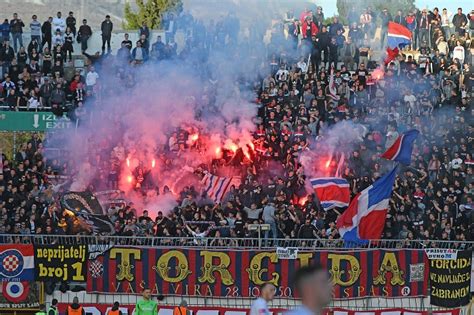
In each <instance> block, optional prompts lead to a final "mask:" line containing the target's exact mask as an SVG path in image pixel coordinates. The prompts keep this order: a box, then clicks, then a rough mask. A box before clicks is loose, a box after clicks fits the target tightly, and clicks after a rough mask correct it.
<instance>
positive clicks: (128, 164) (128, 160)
mask: <svg viewBox="0 0 474 315" xmlns="http://www.w3.org/2000/svg"><path fill="white" fill-rule="evenodd" d="M127 167H130V159H129V158H127Z"/></svg>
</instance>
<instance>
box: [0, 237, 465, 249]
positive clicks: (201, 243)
mask: <svg viewBox="0 0 474 315" xmlns="http://www.w3.org/2000/svg"><path fill="white" fill-rule="evenodd" d="M0 244H41V245H46V244H60V245H78V244H85V245H115V246H134V247H163V248H171V247H175V248H207V249H236V250H242V249H274V248H276V247H295V248H298V249H301V250H317V249H335V250H344V249H350V250H355V249H371V248H374V249H408V250H419V249H427V248H443V249H467V248H473V247H474V246H473V245H474V242H457V241H442V240H395V239H391V240H390V239H388V240H387V239H386V240H369V241H367V242H366V244H360V243H348V242H347V241H344V240H342V239H337V240H328V239H265V238H263V237H261V238H213V237H208V238H200V237H145V236H99V235H44V234H43V235H35V234H1V235H0Z"/></svg>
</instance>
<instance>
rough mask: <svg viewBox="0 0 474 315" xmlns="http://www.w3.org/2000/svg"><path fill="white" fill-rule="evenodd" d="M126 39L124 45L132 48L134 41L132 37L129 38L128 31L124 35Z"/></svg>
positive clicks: (129, 48)
mask: <svg viewBox="0 0 474 315" xmlns="http://www.w3.org/2000/svg"><path fill="white" fill-rule="evenodd" d="M123 36H124V39H123V41H122V45H124V46H125V47H126V48H127V49H128V50H130V51H131V50H132V41H131V40H130V39H128V37H129V35H128V33H125V34H124V35H123Z"/></svg>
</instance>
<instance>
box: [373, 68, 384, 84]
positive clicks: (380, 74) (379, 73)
mask: <svg viewBox="0 0 474 315" xmlns="http://www.w3.org/2000/svg"><path fill="white" fill-rule="evenodd" d="M371 76H372V78H374V79H375V80H377V81H378V80H380V79H382V78H383V76H384V72H383V70H382V69H380V68H377V69H375V70H374V71H373V72H372V75H371Z"/></svg>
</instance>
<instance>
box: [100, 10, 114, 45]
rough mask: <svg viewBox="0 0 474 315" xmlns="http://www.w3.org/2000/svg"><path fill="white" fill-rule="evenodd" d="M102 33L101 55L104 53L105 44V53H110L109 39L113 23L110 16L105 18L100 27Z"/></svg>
mask: <svg viewBox="0 0 474 315" xmlns="http://www.w3.org/2000/svg"><path fill="white" fill-rule="evenodd" d="M100 29H101V31H102V53H104V52H105V44H106V43H107V52H108V53H110V52H111V51H112V49H111V48H110V39H111V38H112V30H113V23H112V21H111V20H110V15H106V16H105V20H104V21H103V22H102V25H101V27H100Z"/></svg>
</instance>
